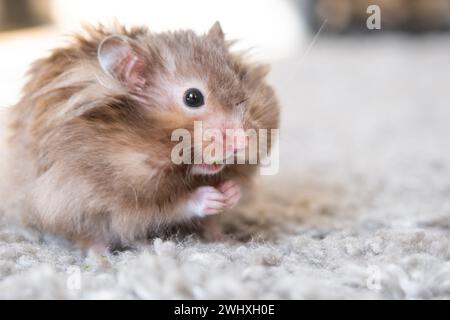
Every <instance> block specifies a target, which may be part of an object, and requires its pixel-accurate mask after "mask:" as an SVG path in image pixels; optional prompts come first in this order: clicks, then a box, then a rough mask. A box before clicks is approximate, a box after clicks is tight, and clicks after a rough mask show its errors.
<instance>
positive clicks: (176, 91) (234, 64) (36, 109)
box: [1, 23, 280, 246]
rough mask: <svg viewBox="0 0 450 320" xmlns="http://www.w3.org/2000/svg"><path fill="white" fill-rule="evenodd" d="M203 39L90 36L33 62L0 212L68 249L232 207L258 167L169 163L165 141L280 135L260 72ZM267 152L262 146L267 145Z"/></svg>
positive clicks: (14, 121) (125, 33)
mask: <svg viewBox="0 0 450 320" xmlns="http://www.w3.org/2000/svg"><path fill="white" fill-rule="evenodd" d="M231 45H232V43H231V42H230V41H227V40H225V37H224V33H223V32H222V29H221V27H220V24H219V23H216V24H215V25H214V26H213V27H212V28H211V30H210V31H209V32H208V33H207V34H204V35H198V34H196V33H194V32H193V31H177V32H165V33H153V32H150V31H149V30H148V29H147V28H145V27H138V28H133V29H129V30H128V29H127V28H125V27H123V26H119V25H118V26H115V27H111V28H107V27H104V26H99V27H88V28H86V30H85V32H84V33H83V34H79V35H76V36H75V37H74V38H73V39H72V41H71V42H70V44H68V45H67V47H64V48H58V49H56V50H54V51H52V52H51V54H50V55H49V56H48V57H46V58H44V59H41V60H38V61H37V62H35V63H34V64H33V66H32V68H31V70H30V72H29V77H30V78H29V81H28V83H27V84H26V86H25V88H24V91H23V96H22V98H21V100H20V101H19V103H18V104H17V105H15V106H14V107H12V108H11V110H10V114H9V118H8V120H9V131H10V132H9V133H10V134H9V138H8V141H7V144H8V145H7V149H6V150H7V158H6V159H4V160H5V162H6V163H5V164H4V166H3V169H6V170H4V171H5V172H4V174H3V177H4V178H5V177H6V176H8V179H6V178H5V179H2V181H3V183H2V185H3V186H2V188H1V189H2V195H1V202H2V206H3V209H4V211H5V213H7V214H8V215H9V216H14V217H16V218H19V219H20V220H21V221H22V222H24V223H25V224H27V225H29V226H32V227H35V228H37V229H39V230H42V231H45V232H50V233H56V234H62V235H64V236H65V237H67V238H68V239H71V240H74V241H79V242H85V243H91V244H94V243H95V244H98V243H101V244H104V245H106V246H107V245H109V244H111V243H116V242H118V241H119V242H120V243H123V244H129V243H132V242H133V241H136V240H139V239H145V238H146V237H147V235H148V234H149V232H150V231H154V230H157V229H158V228H160V227H164V226H170V225H173V224H174V223H183V222H189V221H192V219H197V218H204V217H207V216H211V215H215V214H218V213H220V212H222V211H224V210H226V209H228V208H229V207H231V206H233V205H235V204H236V202H237V201H238V200H239V197H240V188H241V187H242V186H244V185H246V183H248V182H249V181H250V180H251V177H252V176H254V175H255V173H256V172H257V166H256V165H252V164H249V163H247V164H244V165H238V164H233V165H225V166H224V165H214V164H210V165H207V164H197V165H190V164H182V165H176V164H174V163H173V161H171V151H172V149H173V147H174V143H175V142H173V141H171V134H172V132H173V131H174V130H175V129H177V128H187V129H188V130H193V123H194V121H202V123H203V124H204V126H206V127H211V128H212V127H215V128H219V129H220V130H223V129H225V128H243V129H244V130H245V129H247V128H255V129H260V128H266V129H275V128H278V121H279V112H280V111H279V105H278V102H277V99H276V96H275V93H274V90H273V89H272V88H271V87H270V86H269V85H268V84H267V83H266V81H265V76H266V74H267V71H268V68H267V67H266V66H264V65H261V64H257V63H250V62H247V60H246V58H245V56H244V54H241V53H232V52H230V46H231ZM269 148H270V146H269Z"/></svg>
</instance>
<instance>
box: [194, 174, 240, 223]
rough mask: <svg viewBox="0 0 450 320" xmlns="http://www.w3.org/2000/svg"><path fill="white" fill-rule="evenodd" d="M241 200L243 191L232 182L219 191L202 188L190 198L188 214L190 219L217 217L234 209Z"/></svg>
mask: <svg viewBox="0 0 450 320" xmlns="http://www.w3.org/2000/svg"><path fill="white" fill-rule="evenodd" d="M240 198H241V190H240V188H239V186H238V185H237V184H236V183H234V182H232V181H228V182H225V183H224V184H222V185H221V186H219V188H217V189H216V188H214V187H210V186H206V187H200V188H198V189H197V190H195V191H194V193H193V194H192V195H191V196H190V198H189V200H188V204H187V209H188V210H187V212H188V214H189V216H190V217H199V218H204V217H208V216H212V215H216V214H219V213H221V212H223V211H225V210H226V209H229V208H232V207H234V206H235V205H236V204H237V202H238V201H239V199H240Z"/></svg>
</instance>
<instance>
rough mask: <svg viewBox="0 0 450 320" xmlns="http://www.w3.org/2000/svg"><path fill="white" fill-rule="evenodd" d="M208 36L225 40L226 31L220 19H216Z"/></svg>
mask: <svg viewBox="0 0 450 320" xmlns="http://www.w3.org/2000/svg"><path fill="white" fill-rule="evenodd" d="M208 36H209V37H212V38H216V39H219V40H225V33H223V31H222V26H221V25H220V22H219V21H216V23H214V25H213V26H212V27H211V29H209V32H208Z"/></svg>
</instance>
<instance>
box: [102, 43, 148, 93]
mask: <svg viewBox="0 0 450 320" xmlns="http://www.w3.org/2000/svg"><path fill="white" fill-rule="evenodd" d="M97 56H98V61H99V63H100V66H101V67H102V69H103V71H105V72H106V73H107V74H109V75H110V76H112V77H114V78H116V79H117V80H119V81H120V82H122V83H123V84H125V85H126V86H129V87H132V88H136V87H137V88H142V87H143V86H144V85H145V77H144V67H145V63H144V61H142V58H141V57H140V56H139V54H137V53H136V51H135V50H133V48H132V46H131V44H130V42H129V39H128V38H127V37H125V36H120V35H113V36H109V37H108V38H106V39H104V40H103V41H102V42H101V43H100V46H99V47H98V53H97Z"/></svg>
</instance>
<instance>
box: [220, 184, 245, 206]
mask: <svg viewBox="0 0 450 320" xmlns="http://www.w3.org/2000/svg"><path fill="white" fill-rule="evenodd" d="M219 191H220V192H222V193H223V195H224V196H225V199H226V200H225V202H226V203H227V208H228V209H231V208H233V207H234V206H236V205H237V203H238V202H239V200H240V199H241V197H242V193H241V188H240V187H239V186H238V185H237V183H236V182H234V181H231V180H230V181H227V182H225V183H224V184H222V185H221V186H219Z"/></svg>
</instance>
